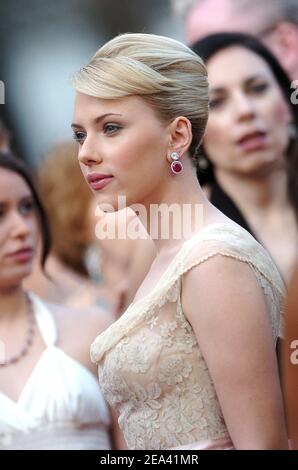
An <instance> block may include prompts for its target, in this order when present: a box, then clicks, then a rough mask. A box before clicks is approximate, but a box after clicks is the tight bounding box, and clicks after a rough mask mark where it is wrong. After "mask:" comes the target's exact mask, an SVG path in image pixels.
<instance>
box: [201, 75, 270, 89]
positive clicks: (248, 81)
mask: <svg viewBox="0 0 298 470" xmlns="http://www.w3.org/2000/svg"><path fill="white" fill-rule="evenodd" d="M265 78H266V77H264V76H263V75H253V76H252V77H249V78H247V79H246V80H245V81H244V84H245V85H246V86H247V85H250V84H251V83H252V82H254V81H255V80H265ZM210 91H212V93H221V92H223V91H225V87H216V88H212V87H210Z"/></svg>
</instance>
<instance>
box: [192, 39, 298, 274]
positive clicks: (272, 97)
mask: <svg viewBox="0 0 298 470" xmlns="http://www.w3.org/2000/svg"><path fill="white" fill-rule="evenodd" d="M193 50H194V51H195V52H196V53H197V54H199V55H200V56H201V57H202V58H203V59H204V61H205V63H206V65H207V69H208V77H209V83H210V114H209V120H208V125H207V130H206V134H205V136H204V140H203V147H202V148H201V149H200V155H199V158H198V164H199V169H198V176H199V180H200V182H201V184H205V189H206V192H207V193H208V196H209V199H210V201H211V202H212V203H213V204H214V205H215V206H216V207H217V208H218V209H220V210H221V211H222V212H224V213H225V214H226V215H227V216H228V217H230V218H231V219H233V220H235V221H236V222H237V223H238V224H239V225H241V226H242V227H244V228H245V229H246V230H248V231H249V232H250V233H251V234H253V235H254V236H255V238H257V240H258V241H259V242H260V243H262V245H263V246H265V248H266V249H267V250H268V251H269V253H270V254H271V255H272V257H273V259H274V260H275V262H276V264H277V266H278V268H279V270H280V272H281V274H282V276H283V278H284V280H286V281H288V280H289V278H290V276H291V273H292V271H293V266H294V264H295V261H296V256H297V246H298V228H297V220H298V219H297V217H298V190H297V187H298V170H297V168H298V165H297V162H298V152H297V149H298V145H297V143H298V133H297V129H298V108H297V106H295V105H294V103H292V101H291V94H292V93H293V89H291V83H290V80H289V78H288V77H287V75H286V73H285V72H284V71H283V69H282V68H281V66H280V65H279V63H278V62H277V60H276V59H275V58H274V57H273V56H272V54H271V53H270V52H269V51H268V50H267V49H266V48H265V47H264V46H263V45H262V44H261V43H259V41H258V40H257V39H255V38H253V37H251V36H247V35H244V34H238V33H218V34H213V35H210V36H207V37H206V38H204V39H202V40H200V41H198V42H197V43H196V44H194V46H193ZM206 185H207V186H206Z"/></svg>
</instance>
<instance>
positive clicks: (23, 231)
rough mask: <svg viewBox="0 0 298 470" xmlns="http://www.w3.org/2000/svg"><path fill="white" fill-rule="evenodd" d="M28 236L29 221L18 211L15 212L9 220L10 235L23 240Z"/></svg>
mask: <svg viewBox="0 0 298 470" xmlns="http://www.w3.org/2000/svg"><path fill="white" fill-rule="evenodd" d="M29 234H30V221H29V220H27V219H26V218H25V217H24V216H23V215H22V214H20V213H19V212H18V211H15V212H14V214H13V215H12V220H11V235H12V236H13V237H14V238H15V237H17V238H25V237H27V236H28V235H29Z"/></svg>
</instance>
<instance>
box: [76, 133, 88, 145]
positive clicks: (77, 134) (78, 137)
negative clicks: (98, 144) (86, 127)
mask: <svg viewBox="0 0 298 470" xmlns="http://www.w3.org/2000/svg"><path fill="white" fill-rule="evenodd" d="M82 136H83V137H82ZM85 137H86V136H85V134H84V133H83V132H74V133H73V138H74V140H75V141H76V142H77V143H78V144H81V143H82V141H83V139H84V138H85Z"/></svg>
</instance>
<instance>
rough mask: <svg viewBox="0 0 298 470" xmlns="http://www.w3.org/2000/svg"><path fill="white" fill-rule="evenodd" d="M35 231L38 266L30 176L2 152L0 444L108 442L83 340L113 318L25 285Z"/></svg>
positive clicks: (36, 208)
mask: <svg viewBox="0 0 298 470" xmlns="http://www.w3.org/2000/svg"><path fill="white" fill-rule="evenodd" d="M39 239H40V240H41V248H40V253H39V254H38V257H39V261H40V262H41V266H42V267H44V265H45V262H46V259H47V255H48V253H49V251H50V235H49V231H48V224H47V219H46V215H45V212H44V210H43V207H42V205H41V202H40V199H39V196H38V195H37V192H36V189H35V188H34V185H33V182H32V178H31V176H30V173H29V172H28V170H27V168H26V167H25V166H24V164H23V163H22V162H21V161H20V160H19V159H16V158H15V157H13V156H12V155H4V156H3V155H0V449H2V450H4V449H6V450H15V449H86V450H87V449H94V450H98V449H110V448H111V445H112V444H111V437H112V434H111V431H112V427H111V418H110V416H109V410H108V407H107V405H106V403H105V401H104V399H103V396H102V394H101V391H100V389H99V387H98V383H97V380H96V378H95V375H96V369H95V367H94V366H93V365H92V363H91V362H90V356H89V347H90V341H91V340H92V339H93V337H94V332H95V331H97V330H98V329H100V330H104V329H105V328H106V327H107V326H108V325H109V324H110V323H111V321H112V319H111V317H110V316H109V315H108V313H107V312H106V311H104V310H101V309H99V308H97V309H93V310H91V309H90V308H89V309H88V310H80V311H79V310H76V309H70V308H67V307H66V306H65V305H59V304H54V303H46V302H44V301H42V300H41V299H40V298H39V297H37V296H36V295H34V294H33V293H32V292H30V291H28V290H26V289H25V288H24V280H25V279H26V278H27V277H28V276H30V274H31V272H32V268H33V263H34V261H35V258H36V256H37V250H36V247H37V242H38V240H39ZM78 338H79V341H78ZM113 429H115V428H113Z"/></svg>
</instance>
